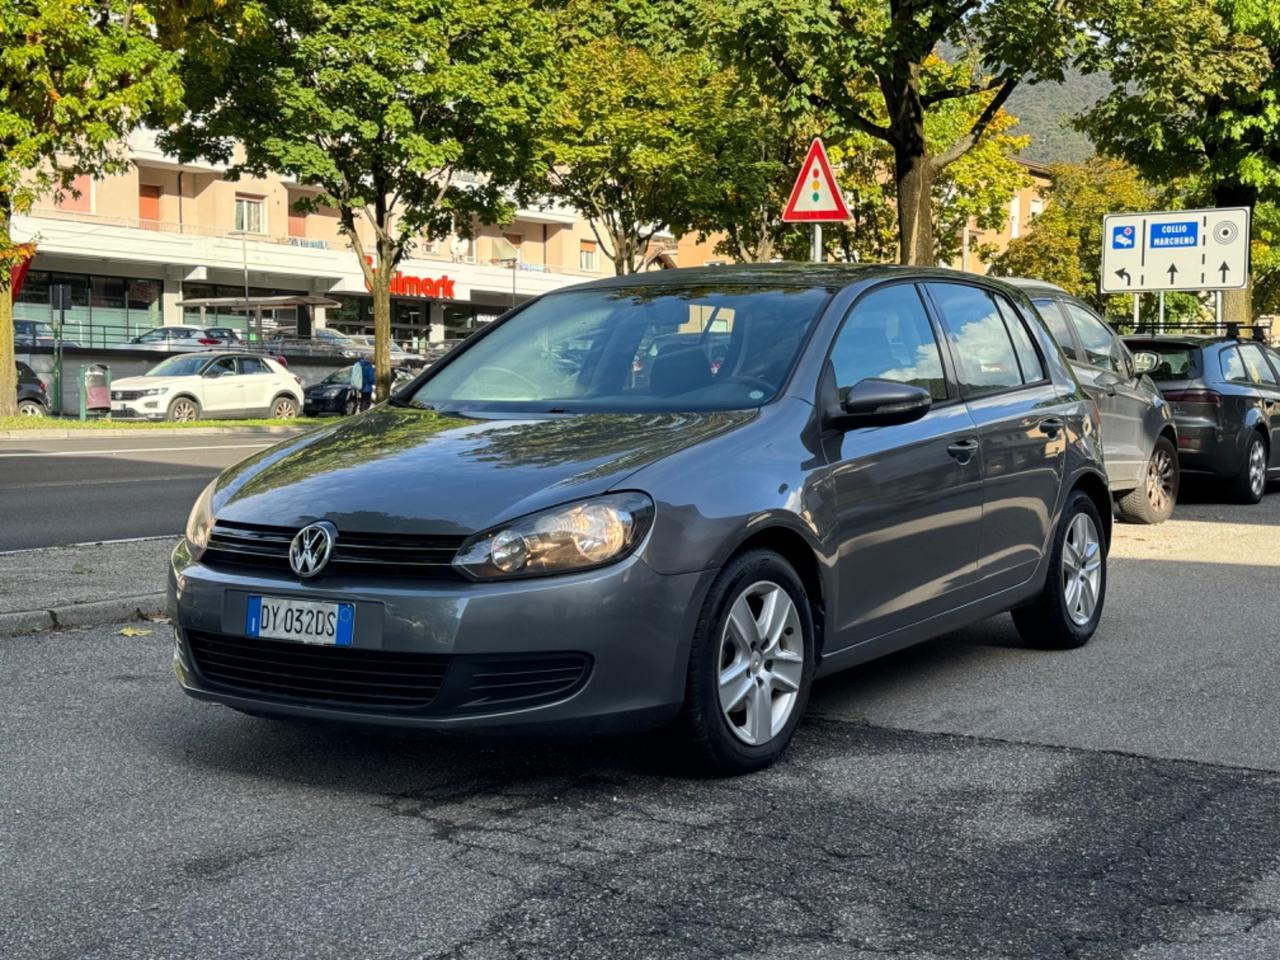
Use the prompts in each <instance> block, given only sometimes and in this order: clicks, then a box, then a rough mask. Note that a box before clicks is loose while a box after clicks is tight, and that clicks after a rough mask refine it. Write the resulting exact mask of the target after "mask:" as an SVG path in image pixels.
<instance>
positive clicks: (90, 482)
mask: <svg viewBox="0 0 1280 960" xmlns="http://www.w3.org/2000/svg"><path fill="white" fill-rule="evenodd" d="M209 469H210V470H217V469H218V468H217V467H210V468H209ZM213 476H217V474H208V475H205V474H194V475H193V474H189V473H188V474H178V475H175V476H171V477H149V476H148V477H113V478H112V479H110V480H102V479H100V478H98V477H86V478H85V479H83V480H42V481H40V482H38V483H17V484H14V485H13V486H5V487H0V490H47V489H49V488H50V487H107V486H111V485H112V484H119V483H168V482H170V481H173V480H197V481H199V482H200V483H208V482H209V479H210V477H213Z"/></svg>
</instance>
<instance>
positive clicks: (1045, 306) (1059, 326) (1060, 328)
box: [1031, 297, 1079, 360]
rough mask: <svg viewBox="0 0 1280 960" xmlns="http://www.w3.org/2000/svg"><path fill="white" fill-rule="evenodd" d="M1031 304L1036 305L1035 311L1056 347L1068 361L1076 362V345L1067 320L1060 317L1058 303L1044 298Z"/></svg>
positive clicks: (1060, 311) (1060, 312)
mask: <svg viewBox="0 0 1280 960" xmlns="http://www.w3.org/2000/svg"><path fill="white" fill-rule="evenodd" d="M1031 302H1032V303H1034V304H1035V305H1036V310H1038V311H1039V312H1040V316H1041V317H1043V318H1044V322H1045V326H1047V327H1048V328H1049V332H1050V333H1052V334H1053V339H1055V340H1057V341H1058V346H1060V347H1061V348H1062V349H1063V351H1064V352H1065V353H1066V355H1067V357H1068V358H1069V359H1071V360H1078V359H1079V357H1077V356H1076V345H1075V342H1074V341H1073V340H1072V339H1071V330H1070V329H1069V328H1068V327H1067V318H1066V317H1064V316H1063V315H1062V310H1061V308H1060V307H1059V306H1058V301H1057V300H1051V299H1049V298H1047V297H1046V298H1044V299H1041V300H1032V301H1031Z"/></svg>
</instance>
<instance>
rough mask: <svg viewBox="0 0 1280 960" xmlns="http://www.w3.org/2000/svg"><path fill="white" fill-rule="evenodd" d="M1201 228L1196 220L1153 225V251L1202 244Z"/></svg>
mask: <svg viewBox="0 0 1280 960" xmlns="http://www.w3.org/2000/svg"><path fill="white" fill-rule="evenodd" d="M1199 226H1200V224H1198V223H1197V222H1196V221H1194V220H1175V221H1174V222H1172V223H1168V222H1165V223H1153V224H1151V249H1152V250H1159V249H1161V248H1168V247H1194V246H1195V245H1196V244H1198V243H1199V242H1200V240H1199V236H1200V232H1199V229H1198V228H1199Z"/></svg>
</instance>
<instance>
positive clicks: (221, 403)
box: [197, 357, 244, 417]
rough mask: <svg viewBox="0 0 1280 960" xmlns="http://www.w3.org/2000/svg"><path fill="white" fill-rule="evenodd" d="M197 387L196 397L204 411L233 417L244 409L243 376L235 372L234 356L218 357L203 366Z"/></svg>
mask: <svg viewBox="0 0 1280 960" xmlns="http://www.w3.org/2000/svg"><path fill="white" fill-rule="evenodd" d="M199 389H200V392H201V396H200V397H198V398H197V399H198V400H199V401H200V406H201V407H203V408H204V411H205V412H206V413H210V414H217V415H218V416H224V417H233V416H238V415H239V414H240V413H241V412H243V410H244V378H243V377H241V376H239V375H238V374H237V372H236V361H235V357H218V358H217V359H216V360H214V361H213V362H212V363H210V364H209V365H208V366H207V367H205V368H204V371H203V372H202V373H201V374H200V387H199Z"/></svg>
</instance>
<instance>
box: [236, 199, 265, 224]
mask: <svg viewBox="0 0 1280 960" xmlns="http://www.w3.org/2000/svg"><path fill="white" fill-rule="evenodd" d="M236 229H237V230H241V231H243V232H245V233H266V232H267V204H266V198H264V197H255V196H253V195H252V194H248V193H237V194H236Z"/></svg>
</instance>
